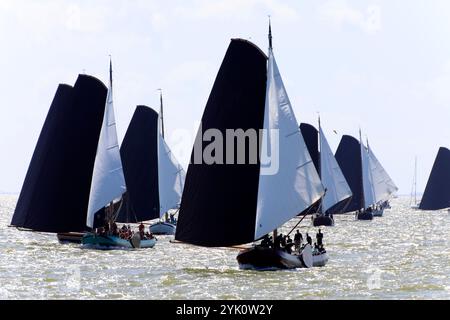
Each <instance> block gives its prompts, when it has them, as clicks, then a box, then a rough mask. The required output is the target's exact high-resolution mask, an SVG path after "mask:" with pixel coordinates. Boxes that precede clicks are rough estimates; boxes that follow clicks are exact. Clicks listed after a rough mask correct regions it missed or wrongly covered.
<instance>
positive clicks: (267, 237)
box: [261, 234, 270, 248]
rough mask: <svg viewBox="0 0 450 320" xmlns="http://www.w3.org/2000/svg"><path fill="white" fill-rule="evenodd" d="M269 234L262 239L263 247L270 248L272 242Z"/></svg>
mask: <svg viewBox="0 0 450 320" xmlns="http://www.w3.org/2000/svg"><path fill="white" fill-rule="evenodd" d="M269 241H270V240H269V235H268V234H266V235H265V236H264V238H263V239H262V241H261V247H263V248H269V247H270V244H269Z"/></svg>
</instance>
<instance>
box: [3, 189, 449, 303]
mask: <svg viewBox="0 0 450 320" xmlns="http://www.w3.org/2000/svg"><path fill="white" fill-rule="evenodd" d="M16 200H17V198H16V197H14V196H0V283H1V286H0V298H3V299H4V298H6V299H8V298H9V299H67V298H69V299H397V298H400V299H402V298H403V299H449V298H450V277H449V274H450V250H449V247H450V246H449V245H450V232H449V231H450V213H448V212H447V211H442V212H421V211H412V210H410V209H409V207H408V199H401V198H400V199H395V200H393V202H392V207H393V209H392V210H390V211H386V213H385V216H384V217H383V218H376V219H375V220H374V221H371V222H367V221H355V220H354V218H353V216H340V217H337V218H336V227H334V228H327V229H325V231H324V233H325V244H326V247H327V249H328V253H329V255H330V262H329V264H328V266H327V267H325V268H320V269H319V268H317V269H309V270H306V269H302V270H295V271H279V272H249V271H241V270H239V269H238V266H237V263H236V255H237V253H238V252H237V251H236V250H235V249H209V248H200V247H193V246H188V245H184V244H172V243H170V240H171V238H170V237H159V241H158V243H157V245H156V246H155V248H153V249H142V250H117V251H95V250H83V249H80V247H79V246H78V245H60V244H59V243H58V241H57V240H56V236H54V235H51V234H41V233H31V232H19V231H17V230H16V229H14V228H8V227H7V226H8V224H9V222H10V220H11V215H12V212H13V210H14V206H15V202H16ZM297 222H298V220H293V221H292V222H290V223H288V224H287V225H286V226H285V228H283V230H282V232H284V233H287V232H289V230H290V229H289V227H291V228H292V227H293V226H295V224H296V223H297ZM236 223H239V221H236ZM308 224H309V221H308V222H307V221H305V222H303V225H304V226H302V227H301V230H302V232H303V233H305V232H310V234H311V235H314V234H315V231H316V230H315V229H314V228H312V227H309V226H306V225H308Z"/></svg>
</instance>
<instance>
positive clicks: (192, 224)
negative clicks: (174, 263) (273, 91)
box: [175, 39, 267, 247]
mask: <svg viewBox="0 0 450 320" xmlns="http://www.w3.org/2000/svg"><path fill="white" fill-rule="evenodd" d="M266 80H267V57H266V56H265V54H264V53H263V52H262V51H261V50H260V49H259V48H258V47H256V46H255V45H254V44H252V43H250V42H248V41H245V40H240V39H234V40H232V41H231V43H230V46H229V47H228V50H227V53H226V55H225V58H224V60H223V62H222V65H221V67H220V70H219V73H218V75H217V77H216V81H215V83H214V86H213V89H212V91H211V94H210V96H209V99H208V102H207V105H206V108H205V111H204V113H203V117H202V127H201V128H202V129H201V131H199V132H198V135H202V136H203V133H204V132H205V131H206V130H208V129H218V130H219V131H220V132H221V133H222V135H223V137H225V131H226V129H243V130H244V131H246V130H247V129H255V130H258V131H257V132H259V130H260V129H262V128H263V124H264V108H265V92H266ZM208 144H209V143H206V142H203V143H202V144H201V143H200V145H201V148H200V149H201V150H202V151H203V150H204V148H205V147H206V146H207V145H208ZM248 150H249V146H248V143H246V151H248ZM194 154H195V147H194V150H193V152H192V156H191V164H190V165H189V168H188V172H187V176H186V182H185V187H184V191H183V197H182V200H181V208H180V214H179V219H178V224H177V231H176V236H175V238H176V239H177V240H179V241H182V242H186V243H190V244H194V245H199V246H206V247H221V246H232V245H238V244H243V243H248V242H251V241H253V238H254V233H255V221H256V206H257V197H258V181H259V171H260V165H259V159H258V163H257V164H249V163H248V161H247V162H246V164H226V165H224V164H213V165H207V164H195V163H194V157H195V156H194ZM223 154H224V155H225V150H224V153H223ZM235 154H236V152H235ZM247 154H248V153H247Z"/></svg>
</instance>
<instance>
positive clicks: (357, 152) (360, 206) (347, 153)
mask: <svg viewBox="0 0 450 320" xmlns="http://www.w3.org/2000/svg"><path fill="white" fill-rule="evenodd" d="M360 134H361V133H360ZM335 157H336V160H337V162H338V164H339V167H340V168H341V170H342V172H343V174H344V177H345V179H346V181H347V183H348V185H349V186H350V189H351V191H352V193H353V196H352V198H351V201H350V203H344V202H342V201H341V203H340V204H338V205H335V206H334V207H333V208H332V210H330V211H331V212H332V213H338V212H341V213H347V212H356V213H357V214H356V216H357V218H358V220H372V219H373V209H372V207H373V205H375V202H376V201H375V195H374V188H373V182H372V180H373V179H372V174H371V171H370V167H369V156H368V152H367V149H366V147H365V146H364V144H363V142H362V138H361V135H360V141H358V140H357V139H355V138H354V137H351V136H347V135H346V136H343V137H342V139H341V142H340V143H339V147H338V149H337V151H336V155H335Z"/></svg>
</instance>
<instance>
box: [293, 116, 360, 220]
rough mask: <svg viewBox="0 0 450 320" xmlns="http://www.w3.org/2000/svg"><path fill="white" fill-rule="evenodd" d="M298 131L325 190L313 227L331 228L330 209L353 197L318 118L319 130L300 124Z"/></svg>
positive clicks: (331, 215)
mask: <svg viewBox="0 0 450 320" xmlns="http://www.w3.org/2000/svg"><path fill="white" fill-rule="evenodd" d="M300 130H301V131H302V134H303V136H304V137H305V141H306V145H307V146H308V151H309V153H310V155H311V158H312V159H313V162H314V163H315V166H316V169H317V171H318V172H319V175H320V179H321V181H322V184H323V186H324V188H325V190H326V192H325V194H324V196H323V197H322V199H321V201H320V202H319V204H318V205H317V206H316V207H317V208H316V210H315V211H316V212H315V217H314V219H313V225H314V226H315V227H319V226H333V225H334V218H333V214H332V213H330V212H331V211H330V209H331V210H332V208H333V207H334V206H336V205H338V204H340V203H341V202H346V203H348V202H349V201H350V199H351V197H352V195H353V194H352V191H351V189H350V186H349V185H348V183H347V180H346V179H345V177H344V174H343V173H342V170H341V168H340V167H339V164H338V163H337V161H336V158H335V156H334V154H333V151H332V150H331V147H330V145H329V144H328V141H327V139H326V136H325V133H324V132H323V130H322V126H321V122H320V118H319V130H316V129H315V128H314V127H313V126H311V125H308V124H301V125H300ZM314 160H315V161H314Z"/></svg>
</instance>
